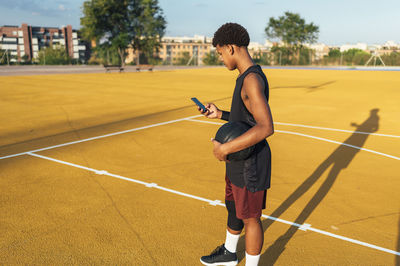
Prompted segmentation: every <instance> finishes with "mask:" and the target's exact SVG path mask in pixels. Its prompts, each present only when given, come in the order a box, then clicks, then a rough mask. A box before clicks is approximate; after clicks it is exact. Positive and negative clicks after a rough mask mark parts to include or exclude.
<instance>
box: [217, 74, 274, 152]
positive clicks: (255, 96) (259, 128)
mask: <svg viewBox="0 0 400 266" xmlns="http://www.w3.org/2000/svg"><path fill="white" fill-rule="evenodd" d="M242 99H243V102H244V103H245V105H246V107H247V109H248V110H249V112H250V113H251V114H252V115H253V117H254V119H255V121H256V125H255V126H254V127H252V128H251V129H249V130H248V131H247V132H246V133H244V134H243V135H241V136H240V137H237V138H236V139H234V140H232V141H230V142H227V143H225V144H222V145H220V146H219V147H218V148H217V151H215V152H217V153H221V155H222V154H223V155H225V156H226V155H227V154H230V153H233V152H237V151H240V150H243V149H245V148H247V147H250V146H253V145H255V144H257V143H258V142H260V141H261V140H263V139H265V138H267V137H268V136H270V135H272V134H273V133H274V125H273V122H272V115H271V110H270V108H269V105H268V102H267V99H266V97H265V94H264V81H263V79H262V78H261V77H260V76H259V75H257V74H255V73H250V74H249V75H247V76H246V78H245V79H244V82H243V87H242ZM218 150H219V151H218ZM219 158H221V157H219Z"/></svg>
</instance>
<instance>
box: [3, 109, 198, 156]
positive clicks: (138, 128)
mask: <svg viewBox="0 0 400 266" xmlns="http://www.w3.org/2000/svg"><path fill="white" fill-rule="evenodd" d="M200 116H203V115H194V116H189V117H185V118H180V119H175V120H170V121H167V122H161V123H157V124H152V125H148V126H144V127H137V128H132V129H128V130H124V131H118V132H114V133H110V134H106V135H101V136H97V137H92V138H87V139H81V140H77V141H71V142H67V143H63V144H58V145H54V146H49V147H45V148H41V149H36V150H32V151H26V152H21V153H16V154H11V155H7V156H3V157H0V160H2V159H7V158H12V157H16V156H21V155H24V154H28V153H29V152H39V151H45V150H50V149H54V148H59V147H64V146H68V145H72V144H77V143H81V142H86V141H90V140H95V139H101V138H106V137H111V136H116V135H120V134H125V133H129V132H134V131H138V130H142V129H146V128H152V127H157V126H162V125H167V124H171V123H175V122H179V121H185V120H187V119H190V118H196V117H200Z"/></svg>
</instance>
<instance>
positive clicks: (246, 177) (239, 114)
mask: <svg viewBox="0 0 400 266" xmlns="http://www.w3.org/2000/svg"><path fill="white" fill-rule="evenodd" d="M249 73H257V74H258V75H260V76H261V77H262V79H263V80H264V85H265V89H264V94H265V97H266V99H267V102H268V99H269V86H268V81H267V78H266V76H265V74H264V73H263V72H262V69H261V67H260V66H259V65H253V66H251V67H249V68H248V69H247V70H246V71H245V72H243V73H242V74H241V75H240V76H239V77H238V78H237V79H236V86H235V90H234V92H233V97H232V104H231V111H230V114H229V121H242V122H245V123H247V124H249V125H250V126H252V127H253V126H254V125H256V121H255V119H254V117H253V115H252V114H251V113H250V112H249V111H248V110H247V108H246V106H245V104H244V102H243V100H242V97H241V91H242V86H243V81H244V79H245V77H246V76H247V75H248V74H249ZM226 175H227V176H228V178H229V180H230V181H231V182H232V183H233V184H234V185H235V186H238V187H241V188H243V187H244V186H246V188H247V189H248V190H249V191H251V192H256V191H261V190H265V189H268V188H269V187H270V182H271V181H270V180H271V150H270V147H269V145H268V142H267V141H266V140H265V139H264V140H262V141H260V142H259V143H257V144H256V148H255V152H254V153H253V154H252V155H251V156H250V157H249V158H248V159H246V160H242V161H235V162H233V161H232V162H226Z"/></svg>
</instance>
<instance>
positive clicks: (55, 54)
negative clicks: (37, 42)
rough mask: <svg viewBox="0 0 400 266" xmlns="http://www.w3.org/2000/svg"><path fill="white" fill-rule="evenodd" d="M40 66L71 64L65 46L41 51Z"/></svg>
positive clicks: (51, 47)
mask: <svg viewBox="0 0 400 266" xmlns="http://www.w3.org/2000/svg"><path fill="white" fill-rule="evenodd" d="M38 59H39V64H40V65H66V64H69V63H71V58H70V57H69V56H68V54H67V51H66V50H65V47H64V46H61V45H57V46H50V47H45V48H42V49H40V51H39V55H38Z"/></svg>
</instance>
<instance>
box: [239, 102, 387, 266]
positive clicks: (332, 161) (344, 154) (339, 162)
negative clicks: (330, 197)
mask: <svg viewBox="0 0 400 266" xmlns="http://www.w3.org/2000/svg"><path fill="white" fill-rule="evenodd" d="M378 111H379V109H372V110H371V111H370V116H369V117H368V118H367V119H366V120H365V121H364V122H363V123H362V124H360V125H358V124H356V123H351V125H352V126H354V127H356V130H355V131H354V132H353V134H352V135H351V136H350V137H348V138H347V139H346V140H345V141H344V142H343V143H342V144H341V145H340V146H339V147H338V148H337V149H336V150H335V151H334V152H333V153H332V154H331V155H330V156H329V157H328V158H326V160H325V161H323V162H322V163H321V164H320V165H319V166H318V167H317V169H315V171H314V172H313V173H312V174H311V175H310V176H309V177H308V178H307V179H306V180H305V181H304V182H303V183H302V184H301V185H300V186H299V187H298V188H297V189H296V190H295V191H294V192H293V193H292V194H290V196H289V197H288V198H287V199H286V200H285V201H284V202H282V203H281V205H280V206H279V207H278V208H277V209H276V210H275V211H274V212H273V213H271V214H270V216H273V217H279V216H280V215H282V213H283V212H285V211H286V210H287V209H288V208H289V207H290V206H291V205H292V204H293V203H294V202H295V201H296V200H297V199H299V198H300V197H301V196H302V195H303V194H304V193H306V192H307V191H308V190H309V189H310V188H311V187H312V185H313V184H315V182H316V181H317V180H318V179H319V178H320V177H321V176H322V174H323V173H324V172H325V171H327V170H328V168H329V167H331V166H332V167H331V169H330V171H329V173H328V177H327V178H326V180H325V181H324V182H323V183H322V185H321V187H320V188H319V189H318V191H317V192H316V193H315V194H314V196H313V197H312V198H311V200H310V201H309V202H308V203H307V205H306V206H305V208H304V209H303V210H302V211H301V213H300V214H299V216H298V217H297V218H296V220H295V221H294V222H295V223H297V224H303V223H304V222H305V221H306V219H307V218H308V217H309V216H310V215H311V213H312V212H313V211H314V209H315V208H316V207H317V206H318V205H319V204H320V203H321V201H322V200H323V199H324V198H325V196H326V195H327V194H328V192H329V190H330V189H331V187H332V186H333V184H334V182H335V180H336V178H337V177H338V175H339V174H340V172H341V171H342V170H343V169H345V168H347V166H348V165H349V164H350V162H351V161H352V160H353V158H354V157H355V156H356V154H357V153H358V152H359V151H360V150H359V149H357V148H354V147H349V146H348V145H351V146H357V147H363V146H364V144H365V142H366V140H367V138H368V136H369V134H370V133H373V132H376V131H377V130H378V128H379V116H378ZM360 132H365V134H362V133H360ZM273 222H274V221H273V220H269V219H267V220H264V221H263V229H264V232H265V231H266V230H267V229H268V227H270V226H271V225H272V223H273ZM297 230H299V228H298V227H297V226H291V227H290V228H289V229H288V230H287V231H286V233H284V234H283V235H282V236H280V237H279V238H278V239H277V240H276V241H275V242H274V243H273V244H272V245H271V246H269V247H268V248H267V250H266V251H265V252H264V254H262V256H261V258H260V265H273V264H274V263H275V262H276V261H277V260H278V258H279V256H280V255H281V254H282V252H283V251H284V250H285V247H286V244H287V243H288V242H289V240H290V239H291V238H292V237H293V235H294V234H295V233H296V232H297ZM242 241H243V240H242V239H241V242H240V246H241V245H243V246H244V243H243V242H242ZM240 246H239V247H240ZM238 250H242V248H240V249H238ZM239 256H240V259H243V256H244V255H243V254H239Z"/></svg>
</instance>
